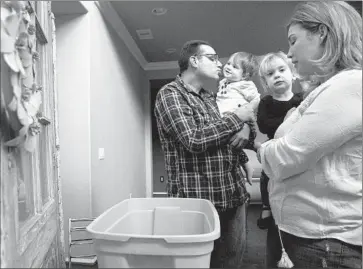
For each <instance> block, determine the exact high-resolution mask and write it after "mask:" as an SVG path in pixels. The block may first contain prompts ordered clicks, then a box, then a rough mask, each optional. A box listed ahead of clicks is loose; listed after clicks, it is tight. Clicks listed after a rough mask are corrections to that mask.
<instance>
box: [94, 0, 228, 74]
mask: <svg viewBox="0 0 363 269" xmlns="http://www.w3.org/2000/svg"><path fill="white" fill-rule="evenodd" d="M95 4H96V6H97V7H98V8H99V10H100V12H101V13H102V14H103V15H104V17H105V19H106V20H107V21H108V22H109V23H110V25H111V26H112V27H113V29H114V30H115V31H116V33H117V35H118V36H119V37H120V38H121V40H123V42H124V43H125V44H126V47H127V48H128V49H129V51H130V52H131V54H132V55H133V56H134V57H135V59H136V60H137V61H138V63H139V64H140V66H141V67H142V68H143V69H144V70H145V71H146V72H148V71H150V72H152V71H161V72H162V71H171V70H176V69H179V66H178V62H177V61H165V62H148V61H146V59H145V57H144V55H143V54H142V52H141V50H140V49H139V47H138V46H137V44H136V42H135V41H134V39H133V38H132V36H131V35H130V33H129V31H128V30H127V28H126V26H125V24H124V23H123V22H122V19H121V18H120V16H119V15H118V14H117V12H116V11H115V9H114V8H113V6H112V5H111V3H110V1H95ZM227 60H228V58H225V57H224V58H220V61H221V62H222V63H226V62H227Z"/></svg>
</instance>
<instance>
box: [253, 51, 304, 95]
mask: <svg viewBox="0 0 363 269" xmlns="http://www.w3.org/2000/svg"><path fill="white" fill-rule="evenodd" d="M276 59H281V60H282V61H284V62H285V63H286V65H287V66H288V67H289V68H290V70H291V73H292V75H293V77H295V78H296V77H297V73H296V70H295V68H294V65H293V63H292V62H291V59H289V58H288V57H287V55H286V54H285V53H283V52H282V51H279V52H270V53H268V54H266V55H265V56H264V57H263V59H262V61H261V63H260V68H259V70H258V75H259V77H260V81H261V85H262V87H263V89H264V90H265V92H268V90H269V89H268V86H267V82H266V75H267V72H268V70H269V69H270V66H271V62H273V61H274V60H276Z"/></svg>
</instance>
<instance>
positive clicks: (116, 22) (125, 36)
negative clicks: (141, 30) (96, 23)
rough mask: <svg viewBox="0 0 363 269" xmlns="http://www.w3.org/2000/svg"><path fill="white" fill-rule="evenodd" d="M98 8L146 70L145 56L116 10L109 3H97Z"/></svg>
mask: <svg viewBox="0 0 363 269" xmlns="http://www.w3.org/2000/svg"><path fill="white" fill-rule="evenodd" d="M96 6H97V7H98V8H99V10H100V11H101V13H102V14H103V15H104V18H105V19H106V20H107V21H108V22H109V23H110V25H111V26H112V28H113V29H114V30H115V31H116V33H117V35H118V36H119V37H120V38H121V40H123V41H124V43H125V45H126V47H127V48H128V49H129V51H130V52H131V54H132V55H133V56H134V57H135V59H136V60H137V61H138V62H139V64H140V65H141V67H142V68H143V69H145V66H146V65H147V64H148V62H147V61H146V59H145V57H144V55H143V54H142V52H141V51H140V49H139V47H138V46H137V44H136V43H135V41H134V39H133V38H132V36H131V35H130V33H129V31H128V30H127V28H126V26H125V24H124V23H123V22H122V20H121V18H120V16H119V15H118V14H117V12H116V11H115V9H114V8H113V7H112V5H111V3H110V2H109V1H96Z"/></svg>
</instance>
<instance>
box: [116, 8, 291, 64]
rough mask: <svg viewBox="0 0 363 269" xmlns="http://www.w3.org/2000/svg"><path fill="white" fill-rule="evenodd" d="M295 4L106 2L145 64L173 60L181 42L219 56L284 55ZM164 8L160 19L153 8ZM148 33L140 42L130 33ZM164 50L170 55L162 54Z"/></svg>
mask: <svg viewBox="0 0 363 269" xmlns="http://www.w3.org/2000/svg"><path fill="white" fill-rule="evenodd" d="M297 3H298V2H287V1H279V2H274V1H264V2H256V1H252V2H251V1H249V2H247V1H112V2H111V4H112V6H113V8H114V9H115V11H116V12H117V14H118V15H119V17H120V18H121V20H122V22H123V23H124V25H125V26H126V28H127V30H128V32H129V33H130V35H131V36H132V38H133V40H134V41H135V43H136V44H137V47H138V48H139V49H140V51H141V52H142V54H143V56H144V58H145V59H146V61H147V62H164V61H177V59H178V52H179V50H180V48H181V46H182V45H183V43H184V42H185V41H187V40H191V39H202V40H207V41H208V42H210V43H211V45H212V46H213V47H214V48H215V49H216V51H217V53H218V54H219V55H220V57H228V56H229V55H230V54H232V53H233V52H237V51H248V52H251V53H253V54H256V55H262V54H265V53H267V52H269V51H276V50H279V49H281V50H284V51H286V50H287V42H286V28H285V26H286V22H287V20H288V18H289V15H290V14H291V13H292V10H293V9H294V7H295V5H296V4H297ZM159 7H163V8H166V9H167V13H166V14H165V15H161V16H156V15H154V14H152V12H151V11H152V9H153V8H159ZM138 29H150V30H151V32H152V35H153V37H154V38H153V39H148V40H140V39H139V38H138V36H137V33H136V30H138ZM169 48H175V49H176V52H175V53H172V54H168V53H167V52H166V50H167V49H169Z"/></svg>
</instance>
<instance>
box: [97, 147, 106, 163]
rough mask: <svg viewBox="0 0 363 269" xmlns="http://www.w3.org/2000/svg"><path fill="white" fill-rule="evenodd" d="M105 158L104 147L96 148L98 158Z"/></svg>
mask: <svg viewBox="0 0 363 269" xmlns="http://www.w3.org/2000/svg"><path fill="white" fill-rule="evenodd" d="M104 158H105V149H104V148H99V149H98V159H100V160H103V159H104Z"/></svg>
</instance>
